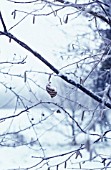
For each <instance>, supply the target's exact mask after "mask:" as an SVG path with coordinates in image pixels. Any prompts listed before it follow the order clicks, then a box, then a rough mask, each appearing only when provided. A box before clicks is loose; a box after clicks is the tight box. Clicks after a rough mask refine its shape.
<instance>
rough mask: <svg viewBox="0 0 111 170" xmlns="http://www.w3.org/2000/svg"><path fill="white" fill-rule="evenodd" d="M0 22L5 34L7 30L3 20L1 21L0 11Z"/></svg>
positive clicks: (0, 14)
mask: <svg viewBox="0 0 111 170" xmlns="http://www.w3.org/2000/svg"><path fill="white" fill-rule="evenodd" d="M0 20H1V23H2V25H3V29H4V32H7V28H6V25H5V23H4V20H3V17H2V13H1V11H0Z"/></svg>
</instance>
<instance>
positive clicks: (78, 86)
mask: <svg viewBox="0 0 111 170" xmlns="http://www.w3.org/2000/svg"><path fill="white" fill-rule="evenodd" d="M0 35H5V36H7V37H9V38H10V39H12V40H14V41H15V42H16V43H17V44H19V45H20V46H22V47H23V48H25V49H26V50H27V51H29V52H30V53H32V54H33V55H34V56H35V57H36V58H38V59H39V60H41V61H42V62H43V63H44V64H45V65H47V66H48V67H49V68H50V69H51V70H52V71H53V72H54V73H56V74H57V75H59V77H60V78H62V79H63V80H64V81H66V82H67V83H69V84H72V85H73V86H75V87H77V88H78V89H80V90H81V91H82V92H84V93H85V94H87V95H88V96H90V97H91V98H93V99H94V100H96V101H97V102H99V103H103V100H102V98H101V97H99V96H97V95H96V94H95V93H93V92H92V91H90V90H88V89H87V88H85V87H84V86H82V85H81V84H79V83H76V82H75V81H74V80H72V79H69V78H68V77H67V76H66V75H64V74H62V73H61V72H60V71H59V70H58V69H56V68H55V67H54V66H53V65H52V64H50V63H49V62H48V61H47V60H46V59H45V58H44V57H42V56H41V55H40V54H39V53H38V52H36V51H34V50H33V49H32V48H31V47H29V46H28V45H27V44H25V43H24V42H23V41H20V40H19V39H17V38H16V37H15V36H14V35H12V34H11V33H8V32H2V31H0ZM104 105H105V106H106V107H108V108H110V109H111V104H110V103H108V102H106V101H104Z"/></svg>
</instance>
